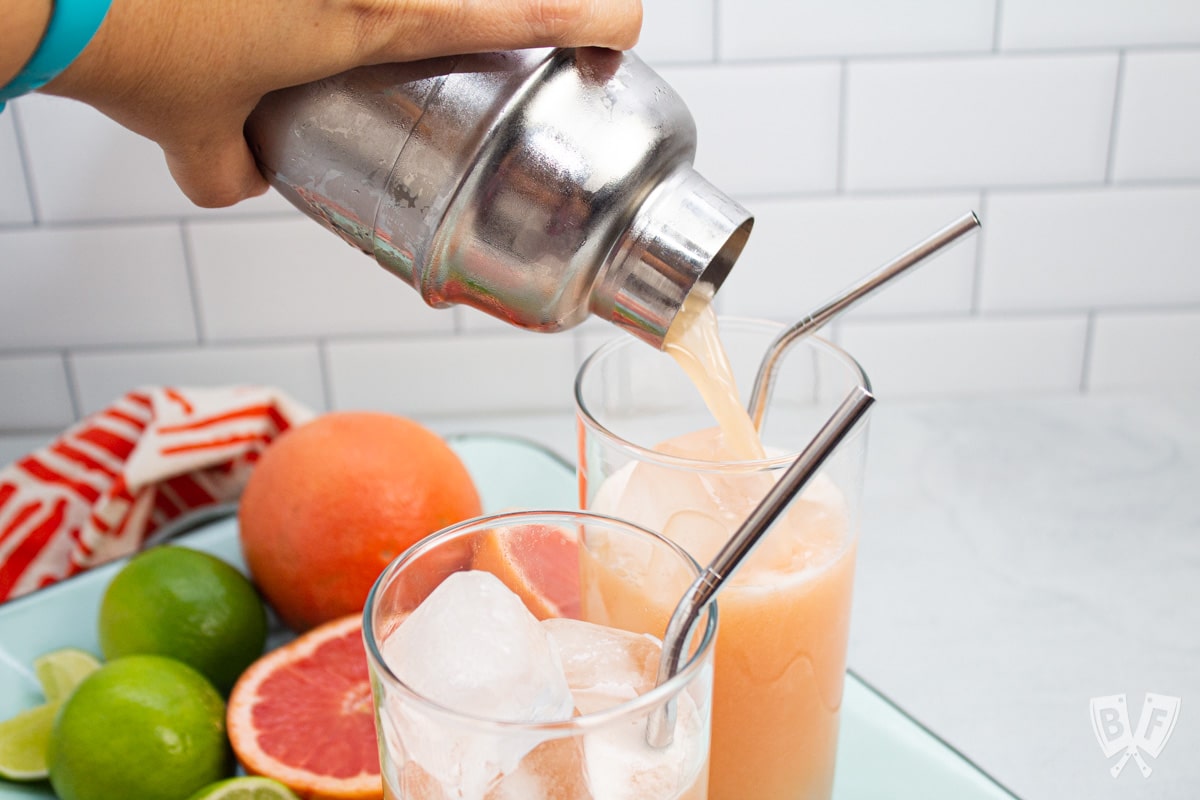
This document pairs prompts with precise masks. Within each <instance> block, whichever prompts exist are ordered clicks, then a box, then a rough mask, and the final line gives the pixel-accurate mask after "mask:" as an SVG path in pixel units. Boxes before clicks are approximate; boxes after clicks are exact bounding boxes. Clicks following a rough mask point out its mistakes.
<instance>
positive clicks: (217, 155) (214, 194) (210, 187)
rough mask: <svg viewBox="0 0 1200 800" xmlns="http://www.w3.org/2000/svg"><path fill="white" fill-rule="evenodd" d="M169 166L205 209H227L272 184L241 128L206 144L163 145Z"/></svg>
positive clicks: (186, 192) (184, 189)
mask: <svg viewBox="0 0 1200 800" xmlns="http://www.w3.org/2000/svg"><path fill="white" fill-rule="evenodd" d="M163 152H164V154H165V155H166V157H167V166H168V167H169V168H170V170H171V176H172V177H173V178H174V179H175V182H176V183H178V184H179V188H180V189H182V190H183V193H184V194H186V195H187V196H188V199H189V200H191V201H192V202H193V203H195V204H196V205H198V206H200V207H202V208H224V207H225V206H231V205H233V204H234V203H237V202H238V201H240V200H245V199H246V198H249V197H255V196H257V195H260V194H262V193H263V192H265V191H266V190H267V189H268V188H269V187H268V185H267V181H266V179H265V178H263V176H262V173H260V172H259V171H258V166H257V165H256V164H255V162H254V156H252V155H251V154H250V148H249V147H248V146H247V145H246V140H245V139H244V138H243V137H242V134H241V131H240V130H239V131H238V132H237V134H236V135H235V136H232V137H224V138H222V139H220V140H219V141H216V142H206V143H205V144H203V145H186V146H183V147H180V148H178V149H172V148H169V147H168V146H165V145H164V147H163Z"/></svg>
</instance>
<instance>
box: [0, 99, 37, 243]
mask: <svg viewBox="0 0 1200 800" xmlns="http://www.w3.org/2000/svg"><path fill="white" fill-rule="evenodd" d="M14 114H15V112H14V111H9V112H8V113H7V114H0V225H6V224H9V223H22V222H23V223H29V222H33V209H32V208H30V206H29V189H28V187H27V186H26V185H25V170H24V169H23V168H22V166H21V151H20V148H18V147H17V128H16V124H15V122H14V119H15V117H14Z"/></svg>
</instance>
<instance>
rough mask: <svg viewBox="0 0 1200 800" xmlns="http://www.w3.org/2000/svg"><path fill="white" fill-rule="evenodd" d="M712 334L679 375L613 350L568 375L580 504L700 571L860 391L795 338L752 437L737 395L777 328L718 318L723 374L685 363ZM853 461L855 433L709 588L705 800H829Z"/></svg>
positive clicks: (850, 548) (712, 338) (650, 356)
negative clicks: (719, 583)
mask: <svg viewBox="0 0 1200 800" xmlns="http://www.w3.org/2000/svg"><path fill="white" fill-rule="evenodd" d="M701 320H702V321H703V319H702V318H701ZM715 326H716V317H715V315H714V316H713V317H712V318H711V319H710V320H709V322H708V323H705V324H704V325H700V326H699V327H700V328H701V329H703V330H701V333H703V334H704V335H703V336H701V337H699V338H698V339H696V340H693V341H692V342H691V343H690V347H688V348H686V349H688V350H689V352H687V353H684V358H683V359H682V361H681V364H682V365H683V366H684V369H680V368H679V367H677V366H676V364H674V363H672V362H671V359H670V358H668V357H667V356H666V355H664V354H663V353H660V352H656V351H654V350H653V349H652V348H648V347H645V346H644V345H642V344H641V343H639V342H634V341H632V340H629V341H622V340H615V341H612V342H609V343H608V344H606V345H604V346H603V347H601V348H600V349H599V350H597V351H596V352H595V353H593V354H592V355H591V356H590V358H589V359H588V360H587V361H586V362H585V363H584V365H583V367H582V369H581V371H580V373H579V376H578V378H577V380H576V401H577V406H578V415H577V418H578V442H579V454H578V458H579V460H578V470H579V488H580V500H581V504H582V506H583V507H584V508H586V509H588V510H589V511H593V512H597V513H602V514H611V515H613V516H618V517H621V518H622V519H628V520H630V521H632V522H635V523H637V524H640V525H643V526H645V527H647V528H649V529H651V530H654V531H656V532H659V533H662V534H663V535H664V536H666V537H667V538H668V539H671V540H672V541H675V542H677V543H678V544H680V545H681V546H683V547H684V548H685V549H686V550H687V551H688V552H689V553H690V554H691V555H692V556H693V557H694V558H695V559H696V560H697V561H698V562H700V563H701V564H707V563H709V562H710V561H711V559H712V557H713V556H714V555H716V553H717V551H718V550H719V549H720V547H721V545H722V544H723V543H724V542H725V541H726V540H727V539H728V538H729V537H730V535H732V533H733V532H734V531H735V530H736V529H737V528H738V526H739V525H740V524H741V523H742V521H743V520H745V518H746V517H747V516H748V515H749V513H750V511H751V510H752V509H753V508H754V507H755V506H756V505H757V504H758V502H759V501H760V500H761V499H762V497H763V496H764V495H765V494H766V492H767V490H768V489H769V488H770V487H771V485H772V484H773V483H774V481H775V480H777V479H778V478H779V476H780V475H782V473H783V472H784V470H785V469H786V468H787V467H788V466H789V465H790V464H791V463H792V461H793V459H794V458H795V456H796V454H797V453H798V452H799V451H800V450H801V449H803V448H804V446H805V445H806V444H808V442H809V441H810V440H811V439H812V437H813V436H814V434H815V433H816V432H817V430H818V429H819V428H820V427H821V425H822V424H823V423H824V422H825V421H826V420H827V419H829V418H830V416H831V415H832V414H833V412H834V410H835V409H836V408H837V406H838V405H839V404H840V403H841V401H842V400H843V398H845V397H846V396H847V395H848V393H849V392H851V391H852V390H854V389H855V387H863V388H869V384H868V381H867V377H866V375H865V374H864V373H863V371H862V369H861V368H860V367H859V365H858V364H857V363H856V362H855V361H854V359H853V358H851V357H850V356H849V355H847V354H846V353H845V352H843V351H842V350H840V349H838V348H837V347H835V346H834V345H832V344H830V343H829V342H826V341H824V340H822V339H819V338H815V337H810V338H808V339H805V340H802V341H801V342H799V343H798V344H796V345H795V346H794V347H793V348H792V349H791V350H790V351H788V352H787V354H786V356H785V357H784V358H783V360H782V361H781V366H780V371H779V373H778V375H777V377H776V378H775V381H774V391H773V393H772V395H771V397H770V402H769V404H768V405H767V410H766V415H765V418H764V426H763V429H762V431H761V438H760V437H759V436H758V435H757V434H756V432H755V430H754V427H753V425H752V424H751V422H750V420H749V419H748V418H747V417H746V415H745V413H744V408H745V403H746V399H747V398H746V394H748V393H749V390H750V388H751V386H752V385H753V381H754V377H755V374H756V372H757V369H758V366H759V363H760V362H761V360H762V358H763V356H764V354H765V353H766V352H767V349H768V346H769V345H770V344H771V342H772V341H773V340H774V339H775V337H776V336H777V335H778V334H779V333H780V332H781V331H782V330H783V326H780V325H776V324H774V323H769V322H765V321H753V320H735V319H722V320H721V321H720V337H719V340H720V342H721V343H723V346H724V347H723V349H724V352H725V353H726V354H727V356H728V359H727V362H725V359H722V358H720V357H719V356H720V353H719V352H717V353H716V355H717V356H718V359H717V361H718V362H724V363H725V364H726V365H727V366H729V367H730V368H731V373H732V374H731V376H725V377H721V375H720V373H722V372H723V371H724V370H723V368H722V369H716V368H714V367H713V366H711V365H710V364H709V363H708V360H707V359H706V358H703V357H696V353H697V352H699V353H700V356H704V355H705V353H704V352H703V351H705V350H706V349H709V350H715V351H720V350H721V349H722V348H721V346H720V345H719V344H717V338H716V330H715ZM674 330H675V328H674V326H673V327H672V331H674ZM670 337H671V335H670V334H668V338H669V339H670ZM625 338H626V339H628V337H625ZM684 344H688V343H687V342H684ZM710 355H711V354H710ZM735 386H736V387H740V388H741V390H742V392H743V394H742V395H741V396H740V397H739V396H738V394H737V392H736V391H735V390H734V389H735ZM704 394H706V395H707V396H708V402H707V403H706V402H705V399H704V396H703V395H704ZM717 419H720V420H721V424H719V425H718V424H717V422H716V420H717ZM865 452H866V436H865V427H859V428H858V429H857V430H855V431H854V432H853V433H851V435H850V437H849V438H847V439H846V440H845V441H843V443H842V444H841V445H840V446H839V448H838V450H837V451H836V452H835V453H834V454H833V455H832V456H831V457H830V459H829V461H827V462H826V464H825V466H824V467H823V468H822V470H821V471H820V472H819V473H818V475H817V476H816V477H815V478H814V479H813V480H812V482H811V483H810V484H809V485H808V486H807V487H806V488H805V490H804V491H803V492H802V493H801V494H800V495H799V496H798V497H797V498H796V499H795V500H794V501H793V502H792V504H791V506H789V509H788V510H787V512H786V513H785V514H784V515H783V516H782V517H781V518H780V519H779V520H778V521H777V522H776V523H775V525H774V526H773V527H772V528H771V529H770V530H769V532H768V533H767V535H766V536H765V537H764V539H763V540H762V541H761V542H760V543H759V545H758V548H757V549H756V550H755V551H754V552H753V553H752V555H751V556H750V557H749V559H748V560H747V562H746V563H744V564H742V566H741V568H740V570H739V572H737V573H736V574H735V575H734V576H733V578H732V579H731V580H730V581H729V582H727V583H726V584H725V585H724V587H723V588H722V590H721V595H720V598H719V599H718V606H719V607H720V614H721V635H720V637H719V641H718V643H717V648H716V650H717V653H716V671H715V678H714V688H713V741H712V762H711V763H712V768H711V771H710V780H709V797H710V798H712V800H828V798H829V797H830V796H831V793H832V786H833V777H834V766H835V761H836V751H837V737H838V716H839V709H840V707H841V700H842V683H843V675H844V671H845V665H846V645H847V636H848V630H849V622H850V604H851V590H852V583H853V577H854V560H855V550H856V546H857V541H858V528H859V509H860V506H861V502H860V497H861V485H862V477H863V466H864V462H865Z"/></svg>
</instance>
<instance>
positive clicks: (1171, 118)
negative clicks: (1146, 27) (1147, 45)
mask: <svg viewBox="0 0 1200 800" xmlns="http://www.w3.org/2000/svg"><path fill="white" fill-rule="evenodd" d="M1197 7H1200V3H1198V4H1197ZM1123 81H1124V82H1123V85H1122V88H1121V115H1120V118H1119V121H1118V123H1117V132H1116V143H1115V147H1116V152H1115V156H1114V160H1113V179H1114V180H1117V181H1125V180H1139V179H1150V180H1161V179H1166V180H1178V179H1181V178H1200V50H1197V51H1191V52H1180V53H1173V52H1166V53H1155V52H1142V53H1139V52H1133V53H1128V54H1126V56H1125V73H1124V79H1123Z"/></svg>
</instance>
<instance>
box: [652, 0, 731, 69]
mask: <svg viewBox="0 0 1200 800" xmlns="http://www.w3.org/2000/svg"><path fill="white" fill-rule="evenodd" d="M716 2H717V0H644V2H643V3H642V35H641V38H639V39H638V43H637V47H636V48H635V52H636V53H637V54H638V55H639V56H641V57H642V58H643V59H645V60H646V61H647V62H649V63H650V64H652V65H653V64H659V63H663V62H679V61H712V60H713V58H714V56H715V53H714V52H713V6H714V4H715V3H716Z"/></svg>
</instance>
